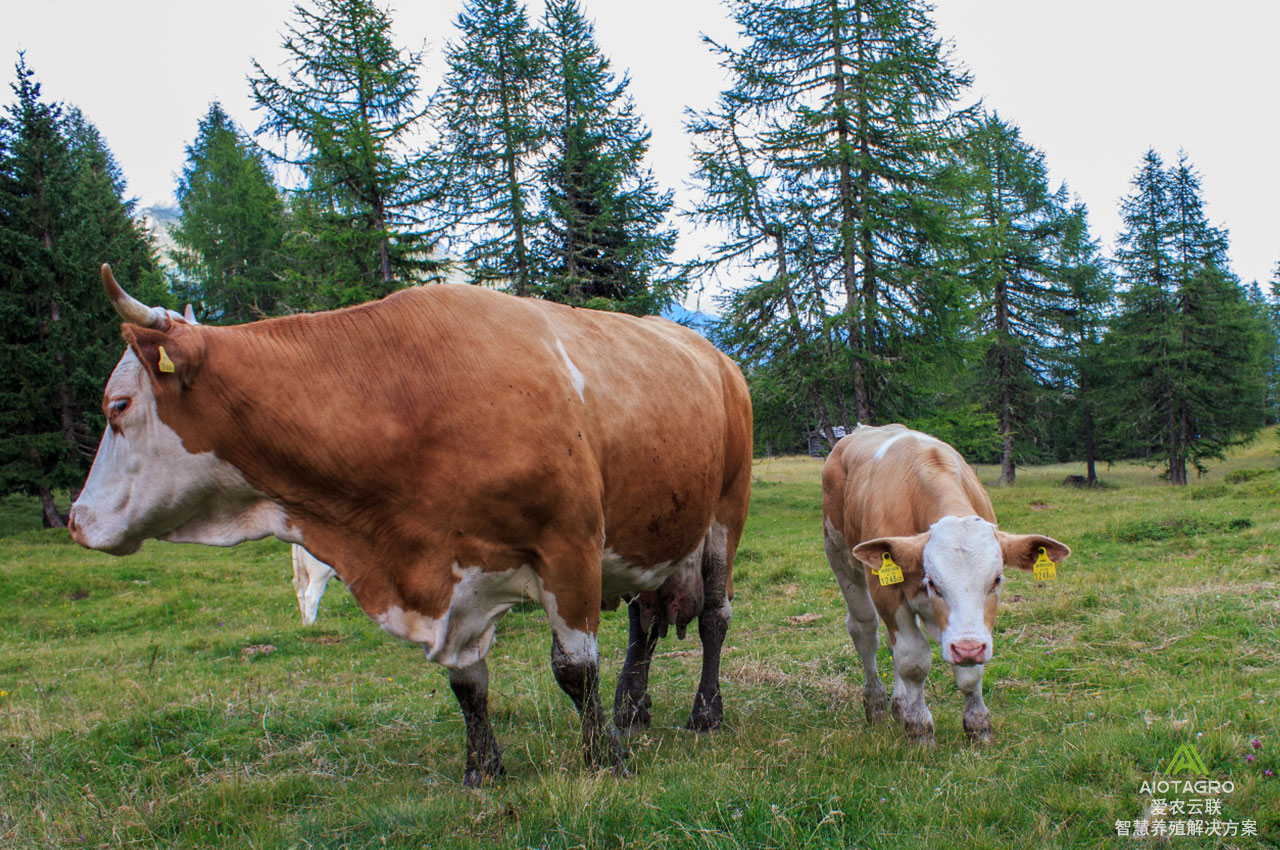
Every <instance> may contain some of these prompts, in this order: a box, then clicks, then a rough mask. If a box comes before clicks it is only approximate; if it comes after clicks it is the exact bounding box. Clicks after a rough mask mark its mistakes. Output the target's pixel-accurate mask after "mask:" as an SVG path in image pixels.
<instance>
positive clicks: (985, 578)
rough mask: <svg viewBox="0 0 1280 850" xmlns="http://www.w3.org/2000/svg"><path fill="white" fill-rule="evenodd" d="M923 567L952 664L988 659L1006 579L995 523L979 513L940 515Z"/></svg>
mask: <svg viewBox="0 0 1280 850" xmlns="http://www.w3.org/2000/svg"><path fill="white" fill-rule="evenodd" d="M924 573H925V587H926V589H927V590H928V592H929V601H930V603H931V604H932V606H933V612H934V618H935V619H936V620H937V622H938V628H939V630H940V632H941V634H940V636H939V642H940V643H941V644H942V657H943V659H944V660H945V661H947V662H949V663H951V664H984V663H986V662H987V661H989V660H990V659H991V652H992V648H993V643H992V637H991V630H992V628H993V627H994V625H995V621H996V607H997V605H999V602H1000V585H1001V583H1002V582H1003V580H1004V558H1003V553H1002V551H1001V548H1000V542H999V541H998V540H997V538H996V527H995V526H994V525H992V524H991V523H989V522H987V521H986V520H984V519H982V518H981V517H976V516H967V517H955V516H949V517H943V518H942V519H940V520H938V521H937V522H936V523H934V524H933V525H932V526H931V527H930V528H929V541H928V542H927V543H926V544H925V546H924Z"/></svg>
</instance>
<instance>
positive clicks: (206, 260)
mask: <svg viewBox="0 0 1280 850" xmlns="http://www.w3.org/2000/svg"><path fill="white" fill-rule="evenodd" d="M177 196H178V206H179V208H180V209H181V212H182V216H181V219H180V220H179V221H178V224H177V225H176V226H175V227H174V228H173V229H172V230H171V231H170V233H171V235H172V237H173V241H174V243H175V245H176V248H175V249H174V250H172V251H171V252H170V257H171V258H172V259H173V262H174V264H175V265H176V267H177V275H176V276H175V279H174V286H173V288H174V292H175V294H177V295H178V296H179V298H180V299H182V300H185V301H191V302H195V303H197V304H198V305H199V306H200V315H201V316H202V317H207V318H208V319H211V320H213V321H217V322H223V323H238V322H248V321H251V320H253V319H257V318H262V317H263V316H269V315H275V314H277V313H279V312H281V311H282V310H283V309H284V308H285V305H286V303H287V301H288V297H289V294H290V293H289V291H288V289H287V288H286V282H285V279H286V275H285V263H284V244H283V242H284V204H283V202H282V200H281V198H280V193H279V191H278V190H277V189H276V187H275V184H274V182H273V181H272V177H271V172H270V170H269V169H268V167H267V165H266V163H265V162H264V161H263V157H262V154H261V152H260V151H258V150H257V149H256V148H255V147H254V146H253V144H252V143H251V142H250V141H249V140H248V139H246V138H245V137H244V135H243V134H242V133H241V132H240V130H239V128H237V127H236V126H235V123H234V122H233V121H232V120H231V118H230V117H229V116H228V115H227V113H226V112H225V111H224V110H223V108H222V106H221V105H220V104H218V103H213V104H211V105H210V106H209V111H208V112H207V113H206V114H205V116H204V117H203V118H201V119H200V124H199V127H198V129H197V131H196V138H195V140H194V141H193V142H192V143H191V144H190V145H188V146H187V163H186V165H185V166H184V167H183V170H182V176H181V177H180V178H179V179H178V190H177Z"/></svg>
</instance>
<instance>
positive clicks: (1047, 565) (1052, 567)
mask: <svg viewBox="0 0 1280 850" xmlns="http://www.w3.org/2000/svg"><path fill="white" fill-rule="evenodd" d="M1031 575H1032V576H1034V577H1035V580H1036V581H1053V580H1054V579H1056V578H1057V577H1058V565H1057V564H1055V563H1054V562H1053V561H1051V560H1049V555H1048V554H1047V553H1046V552H1045V551H1044V547H1043V546H1041V547H1040V557H1038V558H1036V562H1035V563H1034V564H1032V565H1031Z"/></svg>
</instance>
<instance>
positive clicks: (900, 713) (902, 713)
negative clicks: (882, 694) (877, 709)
mask: <svg viewBox="0 0 1280 850" xmlns="http://www.w3.org/2000/svg"><path fill="white" fill-rule="evenodd" d="M889 710H890V711H892V712H893V719H894V720H895V721H896V722H898V723H902V722H903V720H904V718H906V716H907V707H906V706H905V705H904V704H903V702H902V700H900V699H898V698H897V697H894V698H893V699H892V700H890V701H889Z"/></svg>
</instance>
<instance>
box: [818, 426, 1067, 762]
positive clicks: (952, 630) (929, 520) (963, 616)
mask: <svg viewBox="0 0 1280 850" xmlns="http://www.w3.org/2000/svg"><path fill="white" fill-rule="evenodd" d="M822 511H823V542H824V544H825V548H826V552H827V561H828V562H829V563H830V564H831V570H832V572H834V573H835V575H836V580H837V581H838V582H839V584H840V590H841V591H842V592H843V593H844V600H845V606H846V607H847V608H848V610H849V615H848V618H847V620H846V621H845V622H846V626H847V627H848V630H849V637H850V638H852V639H853V645H854V646H855V647H856V648H857V650H858V654H859V655H860V656H862V669H863V671H864V673H865V676H866V687H865V689H864V691H863V702H864V705H865V708H866V713H867V721H868V722H870V723H874V722H876V721H877V720H880V719H882V718H883V717H884V716H885V712H886V708H887V706H886V703H885V693H884V688H883V687H882V686H881V685H880V680H879V679H878V678H877V677H876V648H877V646H878V635H877V629H876V615H877V614H879V617H880V619H881V620H882V621H883V622H884V625H885V630H886V632H887V633H888V636H889V647H890V649H891V651H892V654H893V673H894V680H893V716H894V718H895V719H897V720H899V721H901V722H902V723H903V725H904V726H905V728H906V733H907V737H908V738H909V739H911V740H913V741H916V742H918V743H921V744H924V745H926V746H928V745H931V744H932V743H933V716H932V715H931V714H930V713H929V708H928V706H926V705H925V703H924V680H925V677H926V676H927V675H928V674H929V662H930V659H931V656H932V654H933V653H932V650H931V649H930V647H929V641H928V639H927V638H926V637H925V632H927V633H928V634H929V635H930V636H931V637H932V638H933V639H934V640H935V641H937V642H938V643H939V644H940V645H941V647H942V658H943V660H944V661H946V662H948V663H949V664H951V665H952V667H951V671H952V673H953V674H954V675H955V681H956V685H957V686H958V687H959V688H960V690H961V692H963V693H964V696H965V703H964V729H965V732H966V733H968V736H969V738H970V739H973V740H980V741H983V742H989V741H990V740H991V716H990V713H989V712H988V711H987V707H986V706H985V705H984V704H983V702H982V670H983V665H984V664H985V663H986V662H987V661H989V660H990V659H991V654H992V646H993V644H992V636H991V630H992V628H993V626H994V625H995V619H996V607H997V605H998V604H999V601H1000V586H1001V584H1002V583H1003V578H1004V577H1003V567H1004V565H1005V564H1008V565H1011V566H1015V567H1019V568H1021V569H1024V570H1031V569H1032V567H1033V565H1034V564H1035V562H1036V560H1037V558H1039V557H1040V554H1041V550H1043V551H1044V553H1045V554H1046V556H1047V557H1048V558H1049V559H1050V560H1051V561H1052V562H1053V563H1055V564H1057V563H1058V562H1060V561H1062V560H1063V559H1064V558H1066V557H1067V556H1068V555H1070V554H1071V550H1070V549H1069V548H1068V547H1067V546H1065V545H1064V544H1062V543H1059V542H1058V541H1057V540H1054V539H1053V538H1051V537H1044V536H1042V535H1039V534H1007V533H1005V532H1003V531H1001V530H1000V529H998V528H996V517H995V513H994V512H993V511H992V509H991V500H990V499H988V498H987V493H986V491H985V490H984V489H983V488H982V484H981V483H979V481H978V478H977V476H976V475H974V473H973V470H972V469H970V468H969V465H968V464H967V463H965V461H964V458H962V457H961V456H960V453H959V452H957V451H956V450H955V449H954V448H952V447H951V446H949V445H947V444H946V443H944V442H943V441H941V440H938V439H936V438H934V437H930V436H928V435H926V434H921V433H918V432H916V431H911V430H909V429H907V428H905V427H904V426H902V425H885V426H883V427H880V428H874V427H868V426H865V425H864V426H859V427H858V428H857V429H856V430H854V432H853V433H852V434H850V435H849V436H847V437H845V438H844V439H842V440H841V441H840V442H839V443H837V444H836V446H835V448H834V449H832V451H831V455H830V456H829V457H828V458H827V462H826V465H825V466H824V467H823V470H822ZM886 555H888V557H889V559H890V560H891V561H892V562H893V563H894V564H896V565H897V566H898V567H899V568H900V569H901V573H902V580H901V581H894V579H896V578H897V576H895V575H893V574H892V566H889V569H888V570H885V569H884V568H885V567H886V566H887V564H886V560H885V556H886ZM880 573H883V580H882V576H881V575H879V574H880ZM922 629H923V631H922Z"/></svg>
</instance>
